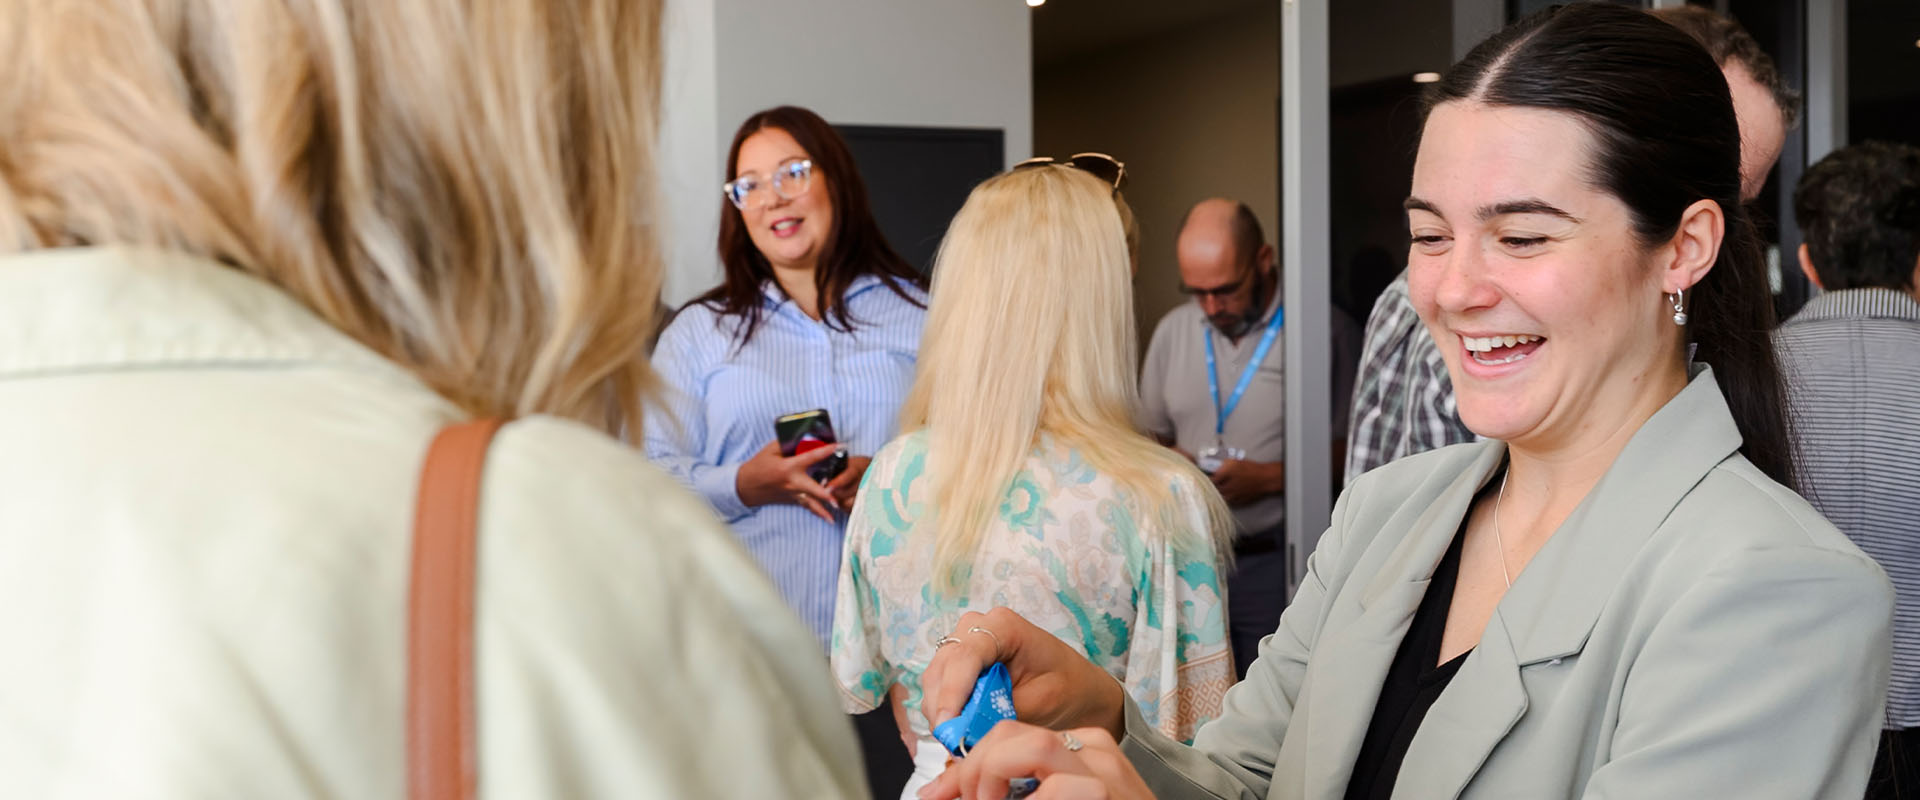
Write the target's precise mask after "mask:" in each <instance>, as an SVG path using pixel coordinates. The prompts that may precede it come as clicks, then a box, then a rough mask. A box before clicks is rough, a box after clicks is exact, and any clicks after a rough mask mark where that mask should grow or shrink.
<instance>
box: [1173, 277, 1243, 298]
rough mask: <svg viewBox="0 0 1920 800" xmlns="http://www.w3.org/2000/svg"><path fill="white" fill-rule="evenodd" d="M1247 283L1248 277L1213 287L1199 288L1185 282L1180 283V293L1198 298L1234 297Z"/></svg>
mask: <svg viewBox="0 0 1920 800" xmlns="http://www.w3.org/2000/svg"><path fill="white" fill-rule="evenodd" d="M1245 285H1247V279H1246V278H1245V277H1242V278H1241V279H1239V280H1237V281H1234V282H1232V283H1226V284H1222V285H1219V286H1215V287H1213V288H1211V289H1198V288H1194V287H1192V286H1188V285H1186V284H1184V283H1183V284H1180V293H1181V294H1184V295H1186V296H1188V297H1198V298H1207V297H1212V298H1215V299H1221V300H1224V299H1226V298H1228V297H1232V296H1233V295H1234V293H1235V292H1238V291H1240V287H1242V286H1245Z"/></svg>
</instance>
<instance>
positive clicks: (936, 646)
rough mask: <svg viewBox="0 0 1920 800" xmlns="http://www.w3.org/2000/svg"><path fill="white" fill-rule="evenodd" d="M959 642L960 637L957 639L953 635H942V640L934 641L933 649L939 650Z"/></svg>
mask: <svg viewBox="0 0 1920 800" xmlns="http://www.w3.org/2000/svg"><path fill="white" fill-rule="evenodd" d="M959 643H960V640H959V639H955V638H953V637H951V636H942V637H940V641H937V642H934V643H933V649H935V650H939V649H940V648H942V647H946V646H947V645H950V644H959Z"/></svg>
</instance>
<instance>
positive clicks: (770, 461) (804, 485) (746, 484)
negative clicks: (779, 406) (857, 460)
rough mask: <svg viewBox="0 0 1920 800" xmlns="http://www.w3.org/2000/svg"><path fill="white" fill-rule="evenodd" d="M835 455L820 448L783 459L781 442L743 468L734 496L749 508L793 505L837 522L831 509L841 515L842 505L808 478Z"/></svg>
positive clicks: (761, 449)
mask: <svg viewBox="0 0 1920 800" xmlns="http://www.w3.org/2000/svg"><path fill="white" fill-rule="evenodd" d="M832 455H833V448H831V447H816V448H814V449H812V450H808V451H807V452H805V453H801V454H799V455H796V456H783V455H780V443H779V442H771V443H768V444H767V446H766V447H762V448H760V452H758V453H754V454H753V458H749V459H747V461H746V463H743V464H741V465H740V471H739V472H738V473H736V474H735V475H734V478H733V489H734V492H735V493H737V494H739V495H740V502H742V503H745V504H747V505H748V506H749V507H753V508H758V507H760V506H764V505H772V504H774V503H789V504H792V505H797V506H800V507H802V508H805V509H806V510H808V511H811V512H813V514H814V516H817V517H819V518H821V519H824V520H826V521H828V522H833V521H834V519H833V514H832V513H830V512H828V511H827V509H829V508H831V509H833V510H834V511H839V510H840V504H839V502H837V501H835V500H834V499H833V492H830V491H828V490H827V487H825V486H822V485H820V482H819V481H816V480H814V479H813V476H811V475H808V474H807V468H808V467H811V466H813V465H814V464H817V463H819V462H821V461H825V460H826V459H827V458H828V457H829V456H832Z"/></svg>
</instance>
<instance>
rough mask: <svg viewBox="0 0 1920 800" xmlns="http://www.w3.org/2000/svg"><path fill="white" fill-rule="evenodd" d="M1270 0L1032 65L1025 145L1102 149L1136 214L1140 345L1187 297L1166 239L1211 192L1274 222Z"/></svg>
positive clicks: (1275, 19) (1275, 116)
mask: <svg viewBox="0 0 1920 800" xmlns="http://www.w3.org/2000/svg"><path fill="white" fill-rule="evenodd" d="M1278 6H1279V4H1278V3H1274V4H1266V5H1265V6H1264V7H1261V8H1255V9H1252V10H1250V11H1247V12H1241V13H1236V14H1233V15H1231V16H1226V17H1222V18H1218V19H1214V20H1209V21H1206V22H1202V23H1198V24H1196V25H1193V26H1191V27H1187V28H1183V29H1179V30H1176V31H1170V32H1167V33H1165V34H1161V35H1156V36H1154V37H1153V38H1151V39H1147V40H1143V41H1139V42H1135V43H1129V44H1122V45H1118V46H1115V47H1112V48H1108V49H1104V50H1100V51H1097V52H1094V53H1090V54H1087V55H1085V56H1081V57H1078V58H1074V59H1072V60H1069V61H1065V62H1062V63H1058V64H1048V65H1045V66H1042V67H1037V68H1036V69H1035V72H1034V92H1033V104H1034V109H1033V112H1034V113H1033V118H1034V125H1033V128H1034V139H1033V140H1034V151H1035V152H1036V153H1038V154H1041V155H1051V156H1054V157H1065V156H1068V155H1071V154H1073V153H1078V152H1083V151H1088V150H1092V151H1097V152H1102V153H1110V154H1112V155H1114V156H1115V157H1117V158H1119V159H1120V160H1121V161H1124V162H1126V165H1127V175H1128V184H1127V190H1126V195H1127V201H1128V202H1129V203H1130V204H1132V206H1133V208H1134V211H1135V214H1136V215H1137V216H1138V217H1139V220H1140V274H1139V277H1138V278H1136V279H1135V281H1134V285H1135V287H1136V292H1135V301H1134V309H1135V311H1136V313H1137V314H1138V315H1139V327H1140V335H1141V339H1140V342H1141V348H1140V349H1141V351H1142V352H1143V353H1144V351H1145V350H1146V342H1147V339H1148V337H1150V336H1151V335H1152V333H1153V326H1154V325H1155V324H1157V323H1158V322H1159V321H1160V317H1161V316H1163V315H1165V314H1166V312H1167V311H1168V310H1169V309H1172V308H1173V307H1174V306H1175V305H1176V304H1178V303H1180V302H1182V301H1184V300H1185V298H1184V297H1183V296H1182V295H1181V294H1180V293H1179V291H1178V287H1179V274H1178V272H1177V268H1176V265H1175V262H1174V239H1175V237H1176V235H1177V234H1178V232H1179V231H1178V229H1179V226H1180V217H1181V216H1182V215H1183V214H1185V213H1186V210H1187V209H1188V208H1189V207H1191V206H1192V205H1193V204H1194V203H1196V202H1198V201H1200V200H1203V199H1206V198H1208V197H1213V196H1224V197H1231V198H1235V199H1239V200H1243V201H1245V202H1246V203H1247V205H1248V206H1251V207H1252V208H1253V211H1254V213H1255V214H1256V215H1257V216H1259V218H1260V224H1261V226H1262V228H1264V231H1265V233H1266V236H1267V241H1268V242H1269V243H1271V242H1273V241H1274V240H1275V239H1276V237H1277V235H1278V233H1279V227H1280V212H1279V207H1280V182H1279V172H1280V165H1279V146H1278V142H1279V135H1280V127H1279V97H1280V51H1279V43H1280V28H1279V26H1280V20H1279V9H1278Z"/></svg>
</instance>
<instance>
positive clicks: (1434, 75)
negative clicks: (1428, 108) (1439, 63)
mask: <svg viewBox="0 0 1920 800" xmlns="http://www.w3.org/2000/svg"><path fill="white" fill-rule="evenodd" d="M1413 82H1414V83H1439V82H1440V73H1438V72H1416V73H1413Z"/></svg>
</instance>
